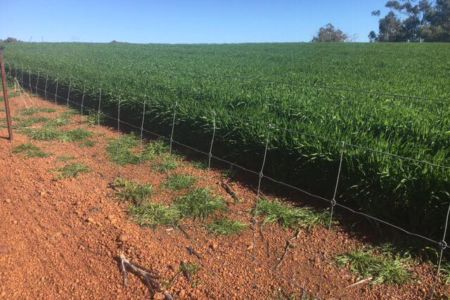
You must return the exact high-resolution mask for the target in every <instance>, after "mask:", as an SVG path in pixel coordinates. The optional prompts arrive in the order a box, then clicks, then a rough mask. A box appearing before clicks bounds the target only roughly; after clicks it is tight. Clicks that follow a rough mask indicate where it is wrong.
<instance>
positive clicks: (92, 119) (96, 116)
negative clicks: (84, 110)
mask: <svg viewBox="0 0 450 300" xmlns="http://www.w3.org/2000/svg"><path fill="white" fill-rule="evenodd" d="M86 122H87V123H88V125H89V126H94V125H97V124H100V125H101V124H103V123H105V115H104V114H103V113H102V112H100V113H97V112H95V111H92V110H91V111H89V113H88V115H87V117H86Z"/></svg>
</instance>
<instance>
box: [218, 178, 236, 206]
mask: <svg viewBox="0 0 450 300" xmlns="http://www.w3.org/2000/svg"><path fill="white" fill-rule="evenodd" d="M220 185H221V186H222V188H223V189H224V190H225V191H226V192H227V193H228V194H229V195H230V196H231V198H233V200H234V202H235V203H239V202H241V201H240V200H239V197H238V195H237V194H236V192H235V191H233V189H232V188H231V186H230V185H229V184H228V183H226V182H225V181H222V182H220Z"/></svg>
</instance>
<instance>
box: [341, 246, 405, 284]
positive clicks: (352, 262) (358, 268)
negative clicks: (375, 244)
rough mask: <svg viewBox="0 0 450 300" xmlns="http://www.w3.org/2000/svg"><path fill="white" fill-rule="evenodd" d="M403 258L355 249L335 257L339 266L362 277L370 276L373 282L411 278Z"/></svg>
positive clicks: (402, 281) (403, 281)
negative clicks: (347, 268) (348, 268)
mask: <svg viewBox="0 0 450 300" xmlns="http://www.w3.org/2000/svg"><path fill="white" fill-rule="evenodd" d="M404 261H405V259H401V258H399V257H398V256H392V255H387V254H384V255H375V254H374V253H373V252H372V251H370V250H356V251H353V252H349V253H346V254H343V255H339V256H337V257H336V262H337V264H338V266H340V267H350V270H351V271H352V272H353V273H355V274H358V275H359V276H361V277H363V278H369V277H371V278H372V282H373V283H374V284H382V283H386V284H404V283H406V282H408V281H409V280H410V279H411V274H410V273H409V271H408V270H407V269H406V265H405V262H404Z"/></svg>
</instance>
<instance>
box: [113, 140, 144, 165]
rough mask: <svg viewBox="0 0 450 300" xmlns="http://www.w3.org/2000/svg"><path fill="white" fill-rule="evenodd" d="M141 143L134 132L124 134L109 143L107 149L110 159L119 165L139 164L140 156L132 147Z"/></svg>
mask: <svg viewBox="0 0 450 300" xmlns="http://www.w3.org/2000/svg"><path fill="white" fill-rule="evenodd" d="M138 144H139V141H138V139H137V138H136V136H134V135H132V134H128V135H123V136H121V137H119V138H117V139H114V140H112V141H110V142H109V143H108V146H107V147H106V151H107V152H108V154H109V157H110V159H111V160H112V161H113V162H115V163H116V164H118V165H127V164H138V163H139V162H140V158H139V156H138V155H136V154H135V153H133V152H132V149H133V148H134V147H136V146H137V145H138Z"/></svg>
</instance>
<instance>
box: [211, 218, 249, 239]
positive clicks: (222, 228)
mask: <svg viewBox="0 0 450 300" xmlns="http://www.w3.org/2000/svg"><path fill="white" fill-rule="evenodd" d="M247 226H248V225H247V224H245V223H241V222H239V221H234V220H229V219H220V220H215V221H214V222H213V223H211V224H209V225H208V230H209V232H211V233H213V234H216V235H233V234H239V233H241V232H242V231H243V230H244V229H246V228H247Z"/></svg>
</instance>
